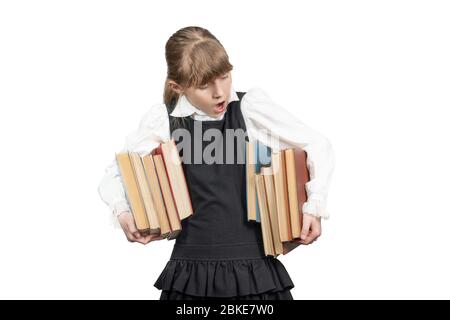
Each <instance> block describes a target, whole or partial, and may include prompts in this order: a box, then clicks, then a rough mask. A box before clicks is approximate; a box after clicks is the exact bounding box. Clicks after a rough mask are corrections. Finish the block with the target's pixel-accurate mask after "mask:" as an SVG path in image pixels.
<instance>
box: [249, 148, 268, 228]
mask: <svg viewBox="0 0 450 320" xmlns="http://www.w3.org/2000/svg"><path fill="white" fill-rule="evenodd" d="M250 156H253V161H252V162H251V163H249V157H250ZM271 159H272V150H271V148H270V147H268V146H266V145H265V144H263V143H262V142H260V141H256V142H253V143H248V145H247V147H246V171H245V172H246V185H247V194H246V206H247V220H248V221H256V222H259V223H260V222H261V215H260V210H259V205H258V200H257V197H256V185H255V179H254V175H255V174H259V173H260V172H261V167H269V166H270V165H271ZM250 184H252V187H251V188H250V187H249V185H250ZM249 201H250V202H251V203H252V204H253V205H251V204H250V203H249ZM253 208H255V209H254V210H255V211H256V213H253V214H252V212H251V211H252V210H253ZM255 217H256V218H255Z"/></svg>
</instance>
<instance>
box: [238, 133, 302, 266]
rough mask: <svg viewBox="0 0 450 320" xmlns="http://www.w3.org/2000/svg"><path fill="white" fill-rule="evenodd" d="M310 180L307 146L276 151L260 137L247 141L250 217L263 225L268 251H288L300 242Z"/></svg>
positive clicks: (266, 250)
mask: <svg viewBox="0 0 450 320" xmlns="http://www.w3.org/2000/svg"><path fill="white" fill-rule="evenodd" d="M259 151H262V152H261V154H259V153H260V152H259ZM269 158H270V161H268V160H269ZM263 161H264V163H263ZM309 180H310V176H309V171H308V167H307V154H306V152H305V151H304V150H302V149H300V148H288V149H282V150H279V151H278V152H272V150H271V149H270V148H269V147H267V146H264V144H262V143H261V142H260V141H256V142H247V145H246V187H247V198H246V199H247V221H249V222H255V223H259V224H260V225H261V231H262V237H263V243H264V252H265V254H266V255H272V256H275V257H276V256H278V255H280V254H287V253H289V252H291V251H292V250H293V249H295V248H296V247H297V246H299V245H300V233H301V228H302V220H303V212H302V208H303V204H304V203H305V202H306V200H307V193H306V187H305V185H306V183H307V182H308V181H309ZM258 214H259V215H260V219H258V218H257V216H258Z"/></svg>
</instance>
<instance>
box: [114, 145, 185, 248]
mask: <svg viewBox="0 0 450 320" xmlns="http://www.w3.org/2000/svg"><path fill="white" fill-rule="evenodd" d="M116 159H117V164H118V166H119V171H120V174H121V178H122V181H123V185H124V189H125V193H126V197H127V200H128V203H129V205H130V209H131V211H132V214H133V217H134V221H135V223H136V227H137V229H138V230H139V231H140V232H142V233H144V234H154V235H158V236H162V237H163V238H167V240H171V239H175V238H176V237H177V236H178V234H179V233H180V232H181V229H182V228H181V220H183V219H185V218H187V217H189V216H191V215H193V210H192V203H191V199H190V196H189V190H188V187H187V184H186V179H185V176H184V171H183V167H182V163H181V159H180V157H179V154H178V150H177V147H176V144H175V141H174V140H173V139H171V140H170V141H168V142H166V143H161V144H160V145H159V146H158V147H157V148H155V149H154V150H153V151H152V152H151V153H150V154H148V155H145V156H143V157H142V156H140V155H139V153H137V152H121V153H116Z"/></svg>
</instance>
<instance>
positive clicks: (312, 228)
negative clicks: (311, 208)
mask: <svg viewBox="0 0 450 320" xmlns="http://www.w3.org/2000/svg"><path fill="white" fill-rule="evenodd" d="M321 233H322V226H321V223H320V217H315V216H313V215H310V214H303V226H302V232H301V234H300V243H301V244H311V243H313V242H314V241H316V240H317V238H318V237H320V235H321Z"/></svg>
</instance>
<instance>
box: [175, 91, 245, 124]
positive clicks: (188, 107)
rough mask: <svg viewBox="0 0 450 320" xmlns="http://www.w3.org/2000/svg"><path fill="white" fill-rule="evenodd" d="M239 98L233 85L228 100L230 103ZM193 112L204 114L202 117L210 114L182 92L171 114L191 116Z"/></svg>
mask: <svg viewBox="0 0 450 320" xmlns="http://www.w3.org/2000/svg"><path fill="white" fill-rule="evenodd" d="M237 100H239V97H238V95H237V93H236V91H235V90H234V89H233V87H231V90H230V100H229V101H228V103H230V102H232V101H237ZM193 114H195V115H199V116H202V118H203V117H208V115H207V114H206V113H204V112H203V111H202V110H200V109H198V108H196V107H194V106H193V105H192V104H191V103H190V102H189V100H188V99H187V98H186V96H185V95H184V94H182V95H181V96H180V98H179V99H178V102H177V104H176V106H175V108H174V109H173V111H172V112H171V113H170V115H171V116H172V117H188V116H191V115H193ZM222 116H223V115H222ZM210 118H212V117H210ZM212 119H214V120H217V118H212Z"/></svg>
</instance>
